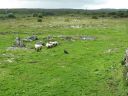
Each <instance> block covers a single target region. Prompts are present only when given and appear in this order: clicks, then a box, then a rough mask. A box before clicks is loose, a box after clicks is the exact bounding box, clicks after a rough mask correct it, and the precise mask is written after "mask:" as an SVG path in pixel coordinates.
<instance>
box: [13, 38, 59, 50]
mask: <svg viewBox="0 0 128 96" xmlns="http://www.w3.org/2000/svg"><path fill="white" fill-rule="evenodd" d="M35 40H38V38H37V37H36V36H31V37H27V38H25V39H21V38H20V37H16V40H15V43H14V45H13V46H14V47H20V48H21V47H25V44H24V42H31V41H35ZM48 41H49V40H48ZM58 44H59V43H58V42H57V41H49V42H47V43H46V44H44V43H42V42H41V41H40V42H37V43H36V44H35V46H34V47H35V50H36V51H40V50H41V49H42V47H43V46H46V47H47V48H52V47H55V46H57V45H58Z"/></svg>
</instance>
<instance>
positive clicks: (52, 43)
mask: <svg viewBox="0 0 128 96" xmlns="http://www.w3.org/2000/svg"><path fill="white" fill-rule="evenodd" d="M58 44H59V43H58V42H57V41H54V42H49V43H46V47H47V48H52V47H55V46H57V45H58Z"/></svg>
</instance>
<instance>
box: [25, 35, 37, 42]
mask: <svg viewBox="0 0 128 96" xmlns="http://www.w3.org/2000/svg"><path fill="white" fill-rule="evenodd" d="M35 40H38V38H37V36H34V35H33V36H29V37H27V38H25V39H23V41H26V42H31V41H35Z"/></svg>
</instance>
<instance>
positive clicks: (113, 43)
mask: <svg viewBox="0 0 128 96" xmlns="http://www.w3.org/2000/svg"><path fill="white" fill-rule="evenodd" d="M127 21H128V18H123V19H111V18H104V19H102V18H100V19H91V18H89V17H82V16H81V17H71V16H47V17H43V18H42V22H37V18H34V17H25V18H21V17H19V18H16V19H6V20H0V38H1V39H0V96H127V94H128V88H127V86H126V84H125V82H124V80H123V73H122V71H123V67H122V65H121V63H120V62H121V60H122V58H123V56H124V52H125V49H126V48H128V27H127V26H128V22H127ZM31 35H36V36H38V37H39V40H38V41H43V38H44V37H47V36H48V35H50V36H61V35H63V36H93V37H96V40H73V41H72V40H71V41H70V40H61V39H59V38H56V39H55V40H57V41H58V42H60V45H58V46H57V47H54V48H51V49H47V48H45V47H44V48H43V49H42V50H41V52H36V51H35V50H34V49H33V48H34V43H35V42H37V41H33V42H27V43H26V45H27V49H17V50H13V51H12V50H9V51H7V48H8V47H10V46H11V45H12V44H13V42H14V40H15V38H16V37H17V36H20V37H21V38H25V37H27V36H31ZM43 42H46V41H43ZM64 49H66V50H68V52H69V54H64V52H63V50H64Z"/></svg>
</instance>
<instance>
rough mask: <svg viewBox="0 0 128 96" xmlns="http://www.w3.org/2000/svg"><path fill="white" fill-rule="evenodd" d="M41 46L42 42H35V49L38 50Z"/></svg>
mask: <svg viewBox="0 0 128 96" xmlns="http://www.w3.org/2000/svg"><path fill="white" fill-rule="evenodd" d="M42 46H43V45H42V44H38V43H37V44H35V50H36V51H40V50H41V49H42Z"/></svg>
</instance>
